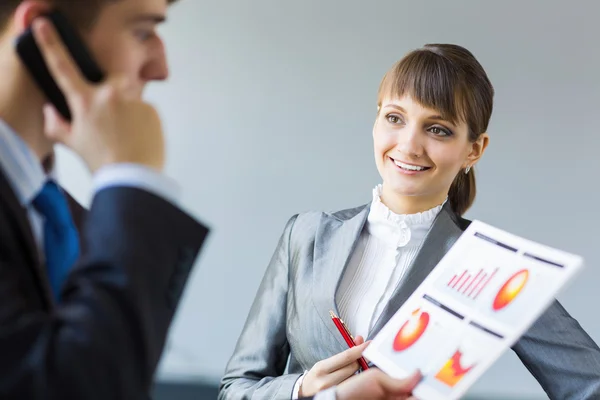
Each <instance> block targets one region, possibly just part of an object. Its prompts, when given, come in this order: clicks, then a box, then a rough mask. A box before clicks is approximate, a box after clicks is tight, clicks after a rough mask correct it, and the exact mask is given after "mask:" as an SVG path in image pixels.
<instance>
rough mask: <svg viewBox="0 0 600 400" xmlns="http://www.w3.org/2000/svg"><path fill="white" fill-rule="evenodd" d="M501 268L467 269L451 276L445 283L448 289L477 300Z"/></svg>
mask: <svg viewBox="0 0 600 400" xmlns="http://www.w3.org/2000/svg"><path fill="white" fill-rule="evenodd" d="M498 270H499V268H478V269H474V270H470V269H465V270H463V271H461V272H458V273H456V274H454V275H452V276H451V277H450V279H448V280H447V281H446V283H445V286H446V290H450V291H452V292H455V294H460V295H462V296H464V297H466V298H469V299H472V300H475V299H477V297H479V295H480V294H481V292H482V291H483V290H484V289H485V288H486V286H487V285H488V284H489V283H490V281H491V280H492V278H494V275H496V273H498Z"/></svg>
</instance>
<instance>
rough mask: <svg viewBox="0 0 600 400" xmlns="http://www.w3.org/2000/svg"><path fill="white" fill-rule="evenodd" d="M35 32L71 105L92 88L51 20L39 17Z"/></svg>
mask: <svg viewBox="0 0 600 400" xmlns="http://www.w3.org/2000/svg"><path fill="white" fill-rule="evenodd" d="M33 32H34V36H35V39H36V42H37V43H38V46H39V47H40V51H41V53H42V56H43V57H44V60H45V61H46V64H47V65H48V70H49V71H50V74H51V75H52V76H53V77H54V79H55V81H56V83H57V85H58V87H59V88H60V89H61V90H62V92H63V93H64V95H65V97H66V99H67V102H68V103H69V105H70V106H72V105H73V103H74V102H75V101H74V100H75V99H79V98H81V97H82V96H84V95H85V94H86V92H87V91H88V90H90V88H89V85H88V84H87V83H86V82H85V79H84V78H83V75H82V74H81V72H80V71H79V68H78V67H77V65H76V64H75V62H74V61H73V59H72V58H71V56H70V54H69V53H68V51H67V48H66V47H65V45H64V44H63V43H62V41H61V40H60V37H59V35H58V33H57V32H56V30H55V29H54V27H53V26H52V24H51V23H50V21H48V20H46V19H43V18H38V19H36V20H35V21H34V22H33Z"/></svg>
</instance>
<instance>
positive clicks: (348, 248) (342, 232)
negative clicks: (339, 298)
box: [312, 205, 369, 351]
mask: <svg viewBox="0 0 600 400" xmlns="http://www.w3.org/2000/svg"><path fill="white" fill-rule="evenodd" d="M356 211H357V213H356V214H355V215H354V216H350V217H349V218H348V219H340V218H338V217H336V216H335V215H332V214H323V216H322V219H321V223H320V224H319V227H318V229H317V232H316V236H315V251H314V261H313V271H312V301H313V304H314V306H315V307H316V309H317V312H318V314H319V316H320V317H321V319H322V320H323V322H324V323H325V325H326V326H327V328H328V329H329V330H330V331H331V334H332V337H333V338H336V340H337V342H338V343H339V346H340V351H342V350H346V349H347V348H348V345H347V344H346V342H345V341H344V339H343V338H342V336H341V335H340V333H339V332H338V331H337V329H336V328H335V325H334V324H333V322H332V321H331V316H330V314H329V311H330V310H334V311H335V312H336V314H338V315H339V311H338V309H337V304H336V302H335V294H336V292H337V289H338V286H339V284H340V281H341V277H342V274H343V273H344V270H345V269H346V265H347V264H348V261H349V258H350V256H351V255H352V252H353V251H354V248H355V246H356V243H357V241H358V238H359V237H360V233H361V231H362V229H363V227H364V225H365V222H366V220H367V216H368V214H369V207H368V205H365V206H362V207H359V208H358V209H356Z"/></svg>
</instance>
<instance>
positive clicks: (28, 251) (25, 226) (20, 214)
mask: <svg viewBox="0 0 600 400" xmlns="http://www.w3.org/2000/svg"><path fill="white" fill-rule="evenodd" d="M0 203H1V204H2V206H3V207H6V209H7V210H8V212H7V213H6V215H8V216H9V218H10V219H11V220H12V224H13V225H14V226H15V228H16V229H14V231H15V233H16V234H17V235H19V240H18V242H19V243H21V244H22V249H20V250H21V252H22V254H24V255H25V257H26V258H27V260H28V261H29V266H30V268H31V269H32V271H33V273H34V274H35V276H36V278H37V279H36V280H37V282H38V286H39V290H40V292H41V293H42V296H43V298H44V300H45V301H46V304H47V305H48V307H49V308H50V307H52V304H53V303H54V301H53V298H52V292H51V289H50V284H49V282H48V277H47V273H46V270H45V268H44V266H43V265H42V264H41V262H40V259H39V256H38V248H37V245H36V242H35V239H34V237H33V232H32V231H31V225H30V223H29V219H28V217H27V210H25V209H24V208H23V206H22V205H21V203H19V200H18V199H17V196H16V195H15V193H14V191H13V190H12V188H11V186H10V184H9V182H8V180H7V179H6V177H5V176H4V172H3V171H2V169H1V168H0ZM7 222H11V221H7Z"/></svg>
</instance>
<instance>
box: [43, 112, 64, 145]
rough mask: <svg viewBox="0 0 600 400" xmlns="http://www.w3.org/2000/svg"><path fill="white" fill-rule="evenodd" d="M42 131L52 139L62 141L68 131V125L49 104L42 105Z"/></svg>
mask: <svg viewBox="0 0 600 400" xmlns="http://www.w3.org/2000/svg"><path fill="white" fill-rule="evenodd" d="M43 110H44V132H45V133H46V136H47V137H48V138H50V139H52V140H54V141H57V142H61V143H64V142H65V140H66V139H67V135H68V134H69V131H70V129H71V128H70V125H69V123H68V122H66V121H65V120H64V119H63V118H62V116H61V115H60V114H59V112H58V111H56V108H54V106H53V105H51V104H45V105H44V109H43Z"/></svg>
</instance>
